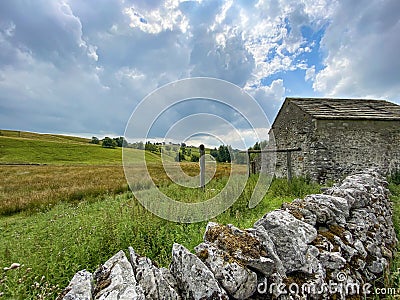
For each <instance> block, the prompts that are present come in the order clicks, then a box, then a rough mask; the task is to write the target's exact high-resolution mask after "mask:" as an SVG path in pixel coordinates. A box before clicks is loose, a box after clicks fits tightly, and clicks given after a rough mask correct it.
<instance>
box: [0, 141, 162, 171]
mask: <svg viewBox="0 0 400 300" xmlns="http://www.w3.org/2000/svg"><path fill="white" fill-rule="evenodd" d="M127 151H129V152H131V153H132V155H131V157H132V158H134V159H135V158H137V159H139V157H140V156H141V155H143V151H142V150H137V149H127ZM121 157H122V148H115V149H108V148H103V147H101V146H100V145H93V144H89V143H81V142H79V143H78V142H64V141H58V140H54V141H51V140H41V139H30V138H19V137H6V136H0V164H58V165H66V164H67V165H71V164H74V165H77V164H87V165H96V164H97V165H99V164H102V165H115V164H118V165H121V164H122V159H121ZM146 159H147V161H149V162H151V161H159V156H158V155H156V154H153V153H146Z"/></svg>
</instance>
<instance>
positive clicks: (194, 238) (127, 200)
mask: <svg viewBox="0 0 400 300" xmlns="http://www.w3.org/2000/svg"><path fill="white" fill-rule="evenodd" d="M256 180H257V177H256V176H252V177H251V178H250V180H249V182H248V185H247V187H246V189H245V191H244V193H242V195H241V197H240V198H239V199H238V200H237V201H236V202H235V204H234V205H233V206H232V207H230V208H229V209H228V210H227V211H225V212H224V213H223V214H221V215H220V216H218V217H217V218H215V219H214V220H213V221H216V222H219V223H222V224H227V223H232V224H234V225H236V226H238V227H241V228H246V227H250V226H252V225H253V223H254V222H255V221H256V220H257V219H259V218H260V217H262V216H263V215H264V213H265V212H267V211H270V210H272V209H275V208H278V207H280V205H281V204H282V203H283V202H285V201H290V200H291V199H293V197H292V195H290V196H287V197H282V196H280V195H276V194H275V192H274V189H272V191H271V192H269V193H268V194H267V195H266V196H265V197H264V199H263V200H262V201H261V203H260V204H259V205H258V206H257V207H256V208H255V209H251V210H250V209H248V208H247V202H248V200H249V198H250V195H251V189H252V188H253V187H254V185H255V182H256ZM225 182H226V179H225ZM225 182H224V179H220V180H219V181H217V182H215V183H211V184H210V186H208V188H210V189H213V188H215V189H219V188H220V187H221V186H223V185H224V184H225ZM274 184H276V185H280V186H281V185H282V184H283V183H282V182H280V181H275V183H274ZM274 184H273V186H274ZM169 189H170V192H171V189H173V188H171V187H169ZM176 189H178V188H177V187H176ZM275 190H276V189H275ZM308 191H313V192H318V191H319V187H317V186H310V187H309V190H308ZM175 193H176V194H177V195H181V194H182V193H183V191H179V190H177V191H175ZM192 193H193V195H196V193H198V190H197V189H193V190H192ZM185 196H188V194H187V191H186V192H185ZM189 196H190V195H189ZM205 225H206V222H200V223H195V224H178V223H173V222H169V221H166V220H163V219H160V218H158V217H156V216H154V215H152V214H151V213H149V212H148V211H147V210H145V209H144V208H143V207H142V206H141V205H140V204H139V203H138V202H137V201H136V200H135V199H134V198H133V197H132V195H131V193H125V194H123V195H120V196H114V197H110V196H99V197H97V198H95V199H85V200H84V201H82V202H79V203H77V204H76V203H75V204H67V203H60V204H58V205H56V206H55V207H53V208H52V209H50V210H48V211H46V212H39V213H35V214H26V213H20V214H16V215H13V216H10V217H1V218H0V231H1V232H2V243H1V244H0V262H1V263H0V267H2V268H3V267H6V266H8V265H11V263H13V262H18V263H20V264H21V265H22V267H21V268H19V269H17V270H10V271H8V272H3V273H0V281H1V282H2V284H1V285H0V293H4V297H5V298H7V299H8V298H11V299H35V298H38V297H39V296H40V295H42V296H43V295H44V294H46V295H47V296H49V295H50V297H54V295H56V294H57V293H58V292H59V291H60V289H61V288H62V287H65V286H66V285H67V284H68V282H69V280H70V279H71V278H72V276H73V275H74V273H76V272H77V271H78V270H80V269H83V268H86V269H88V270H89V271H94V270H95V269H96V268H97V266H98V265H99V264H101V263H104V262H105V261H106V260H107V259H108V258H110V257H111V256H112V255H113V254H115V253H116V252H117V251H119V250H120V249H127V247H128V246H133V247H134V248H135V250H137V252H138V253H140V254H141V255H146V256H148V257H150V258H151V259H153V260H155V261H156V262H158V263H159V264H160V265H162V266H167V265H168V264H169V262H170V257H171V254H170V252H171V248H172V244H173V243H174V242H178V243H181V244H183V245H184V246H186V247H187V248H189V249H191V250H193V248H194V247H195V246H196V245H197V244H199V243H200V242H201V241H202V236H203V233H204V230H205ZM39 298H40V297H39Z"/></svg>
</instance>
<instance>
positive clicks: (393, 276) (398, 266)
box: [386, 177, 400, 288]
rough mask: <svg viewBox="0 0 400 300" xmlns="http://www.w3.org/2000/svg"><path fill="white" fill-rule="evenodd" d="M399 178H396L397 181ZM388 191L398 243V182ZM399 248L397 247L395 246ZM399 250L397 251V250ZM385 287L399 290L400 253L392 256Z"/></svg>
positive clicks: (399, 188)
mask: <svg viewBox="0 0 400 300" xmlns="http://www.w3.org/2000/svg"><path fill="white" fill-rule="evenodd" d="M398 178H399V177H397V179H398ZM389 189H390V191H391V193H392V197H391V199H392V201H393V225H394V229H395V231H396V234H397V239H398V240H399V241H400V182H399V181H395V182H393V181H392V182H391V183H390V184H389ZM397 247H399V245H398V246H397ZM397 250H399V249H397ZM386 286H387V287H390V288H400V253H399V252H397V253H395V254H394V259H393V262H392V265H391V267H390V273H389V274H388V275H387V284H386Z"/></svg>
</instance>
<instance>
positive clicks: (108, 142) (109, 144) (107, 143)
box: [101, 136, 117, 148]
mask: <svg viewBox="0 0 400 300" xmlns="http://www.w3.org/2000/svg"><path fill="white" fill-rule="evenodd" d="M101 146H102V147H103V148H115V147H117V143H116V142H115V140H113V139H111V138H109V137H108V136H106V137H105V138H104V139H103V141H102V144H101Z"/></svg>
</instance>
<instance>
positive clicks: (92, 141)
mask: <svg viewBox="0 0 400 300" xmlns="http://www.w3.org/2000/svg"><path fill="white" fill-rule="evenodd" d="M90 143H91V144H96V145H98V144H100V140H99V139H98V138H97V137H95V136H93V137H92V140H91V141H90Z"/></svg>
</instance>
